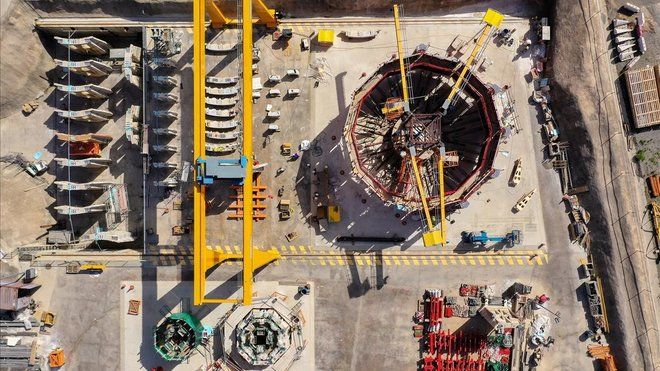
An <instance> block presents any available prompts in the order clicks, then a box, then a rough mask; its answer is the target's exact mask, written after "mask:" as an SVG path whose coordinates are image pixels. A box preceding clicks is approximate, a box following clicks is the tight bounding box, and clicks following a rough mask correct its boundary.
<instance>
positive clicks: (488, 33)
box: [383, 4, 504, 247]
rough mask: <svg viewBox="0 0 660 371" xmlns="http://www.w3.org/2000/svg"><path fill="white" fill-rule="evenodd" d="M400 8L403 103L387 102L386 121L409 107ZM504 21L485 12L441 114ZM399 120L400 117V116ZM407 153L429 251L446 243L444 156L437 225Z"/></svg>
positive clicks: (414, 160) (396, 21)
mask: <svg viewBox="0 0 660 371" xmlns="http://www.w3.org/2000/svg"><path fill="white" fill-rule="evenodd" d="M399 18H400V17H399V6H398V5H397V4H395V5H394V26H395V30H396V42H397V52H398V56H399V68H400V71H401V87H402V89H403V92H402V93H403V94H402V96H403V102H401V101H397V100H396V99H388V101H387V102H386V105H385V107H384V108H383V113H384V114H385V115H386V116H388V118H389V117H391V115H392V113H393V112H395V113H398V112H401V114H403V112H402V111H403V110H406V111H409V109H410V106H409V99H410V97H409V93H408V81H407V77H406V70H405V61H404V54H403V53H404V51H403V32H402V31H401V21H400V19H399ZM503 19H504V16H503V15H502V14H501V13H499V12H497V11H495V10H493V9H488V10H487V11H486V14H485V15H484V17H483V19H482V21H483V22H485V23H486V26H485V27H484V29H483V31H482V33H481V35H480V36H479V38H478V40H477V43H476V45H475V47H474V49H473V50H472V53H471V54H470V56H469V58H468V59H467V61H466V62H465V66H464V67H463V70H462V71H461V73H460V74H459V76H458V78H457V79H456V82H455V83H454V85H453V86H452V89H451V91H450V93H449V96H448V97H447V99H446V100H445V102H444V104H443V106H442V109H443V112H446V111H447V109H448V108H449V107H450V106H451V103H452V102H453V99H454V97H455V96H456V95H457V94H458V93H459V92H460V91H461V90H462V89H463V88H464V86H465V84H466V83H467V78H469V76H468V77H467V78H466V76H467V74H468V72H470V73H471V69H472V66H473V65H474V63H475V61H476V60H478V59H479V58H480V56H481V55H482V54H483V51H484V50H485V46H486V45H488V42H489V41H490V39H491V37H492V35H493V32H494V30H495V29H496V28H497V27H499V26H500V24H501V23H502V20H503ZM399 116H400V115H399ZM409 152H410V164H411V166H412V169H413V173H414V175H415V183H416V185H417V190H418V192H419V197H420V200H421V202H422V211H423V213H424V217H425V219H426V226H425V227H426V232H424V233H422V241H423V243H424V246H426V247H431V246H436V245H442V244H445V243H446V242H447V233H446V231H447V229H446V225H445V214H446V212H445V182H444V160H445V153H444V147H441V148H439V150H438V152H439V153H437V156H438V181H439V184H438V186H439V187H438V198H439V200H440V203H439V205H438V208H439V209H440V220H439V223H438V224H436V223H435V222H434V221H433V219H432V218H431V210H430V207H429V205H428V200H427V198H428V196H429V195H428V194H427V191H426V188H425V186H424V183H423V182H422V177H421V174H420V171H419V165H418V161H419V158H418V157H417V153H416V151H415V148H414V147H409Z"/></svg>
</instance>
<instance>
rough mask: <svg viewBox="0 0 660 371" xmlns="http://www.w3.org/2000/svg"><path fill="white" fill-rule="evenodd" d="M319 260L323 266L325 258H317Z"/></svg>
mask: <svg viewBox="0 0 660 371" xmlns="http://www.w3.org/2000/svg"><path fill="white" fill-rule="evenodd" d="M319 262H320V263H321V265H323V266H325V259H324V258H321V259H320V260H319Z"/></svg>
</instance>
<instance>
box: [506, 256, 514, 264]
mask: <svg viewBox="0 0 660 371" xmlns="http://www.w3.org/2000/svg"><path fill="white" fill-rule="evenodd" d="M506 260H507V262H508V263H509V265H513V264H514V263H513V258H512V257H510V256H507V258H506Z"/></svg>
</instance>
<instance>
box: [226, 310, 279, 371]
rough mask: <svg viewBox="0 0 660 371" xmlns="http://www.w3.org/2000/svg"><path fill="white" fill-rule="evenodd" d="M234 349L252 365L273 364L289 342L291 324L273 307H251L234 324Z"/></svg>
mask: <svg viewBox="0 0 660 371" xmlns="http://www.w3.org/2000/svg"><path fill="white" fill-rule="evenodd" d="M235 344H236V350H237V351H238V354H240V355H241V357H243V359H245V361H246V362H248V363H249V364H251V365H253V366H270V365H273V364H275V363H276V362H277V361H278V360H279V359H280V358H281V357H282V355H284V353H285V352H286V351H287V350H288V349H289V346H290V345H291V328H290V326H289V324H288V323H287V322H286V321H285V320H284V319H283V318H282V317H281V316H280V314H279V313H278V312H277V311H275V310H274V309H252V310H251V311H250V312H248V314H247V315H246V316H245V317H244V318H243V320H242V321H241V322H239V324H238V325H237V326H236V343H235Z"/></svg>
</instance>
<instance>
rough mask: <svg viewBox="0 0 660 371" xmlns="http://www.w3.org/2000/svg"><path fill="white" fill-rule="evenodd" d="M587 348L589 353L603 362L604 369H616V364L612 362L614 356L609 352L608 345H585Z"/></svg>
mask: <svg viewBox="0 0 660 371" xmlns="http://www.w3.org/2000/svg"><path fill="white" fill-rule="evenodd" d="M587 349H588V350H589V355H590V356H592V357H594V358H596V359H600V360H601V361H602V362H603V366H604V368H605V370H606V371H616V370H617V368H616V365H615V364H614V357H613V356H612V354H611V353H610V347H609V346H606V345H589V346H588V347H587Z"/></svg>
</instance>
